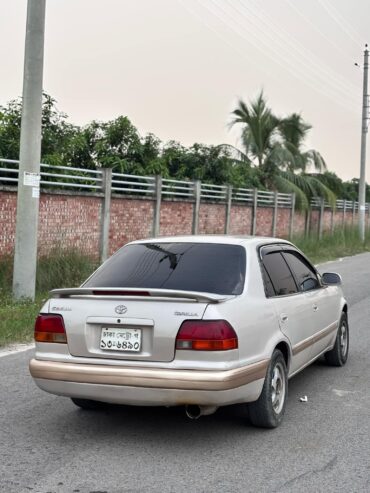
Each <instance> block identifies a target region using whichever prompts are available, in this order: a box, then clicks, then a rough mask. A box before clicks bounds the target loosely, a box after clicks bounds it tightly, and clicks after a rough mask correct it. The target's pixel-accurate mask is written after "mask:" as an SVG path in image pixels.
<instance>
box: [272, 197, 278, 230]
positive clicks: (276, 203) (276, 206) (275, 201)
mask: <svg viewBox="0 0 370 493" xmlns="http://www.w3.org/2000/svg"><path fill="white" fill-rule="evenodd" d="M278 198H279V195H278V192H274V212H273V216H272V228H271V233H272V236H273V237H275V236H276V221H277V213H278Z"/></svg>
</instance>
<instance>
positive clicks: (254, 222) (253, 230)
mask: <svg viewBox="0 0 370 493" xmlns="http://www.w3.org/2000/svg"><path fill="white" fill-rule="evenodd" d="M257 208H258V190H257V188H255V189H254V190H253V210H252V224H251V226H252V228H251V233H252V236H255V234H256V231H257Z"/></svg>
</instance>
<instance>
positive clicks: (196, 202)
mask: <svg viewBox="0 0 370 493" xmlns="http://www.w3.org/2000/svg"><path fill="white" fill-rule="evenodd" d="M201 187H202V184H201V182H200V181H199V180H196V181H195V182H194V205H193V225H192V234H193V235H197V234H198V230H199V209H200V193H201Z"/></svg>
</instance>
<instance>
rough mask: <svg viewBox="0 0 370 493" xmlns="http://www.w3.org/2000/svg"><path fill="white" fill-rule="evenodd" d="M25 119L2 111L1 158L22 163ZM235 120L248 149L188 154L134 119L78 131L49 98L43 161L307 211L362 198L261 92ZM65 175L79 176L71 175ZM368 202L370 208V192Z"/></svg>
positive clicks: (298, 120) (18, 106)
mask: <svg viewBox="0 0 370 493" xmlns="http://www.w3.org/2000/svg"><path fill="white" fill-rule="evenodd" d="M21 114H22V101H21V99H20V98H19V99H16V100H13V101H10V102H9V103H8V104H7V105H5V106H3V107H0V157H3V158H8V159H18V158H19V140H20V128H21ZM232 116H233V120H232V123H231V125H238V126H240V127H241V139H240V140H241V147H242V150H238V149H236V148H235V147H233V146H230V145H216V146H215V145H205V144H200V143H195V144H193V145H192V146H190V147H185V146H183V145H182V144H180V143H179V142H176V141H169V142H167V143H162V142H161V141H160V139H158V137H156V136H155V135H154V134H152V133H148V134H147V135H145V136H144V137H143V136H141V135H140V134H139V132H138V130H137V128H136V127H135V126H134V125H133V124H132V123H131V121H130V120H129V118H128V117H127V116H119V117H117V118H116V119H114V120H110V121H107V122H100V121H95V120H94V121H92V122H90V123H89V124H87V125H85V126H82V127H81V126H76V125H72V124H71V123H69V122H68V118H67V115H66V114H64V113H63V112H61V111H59V109H58V108H57V106H56V101H55V99H53V98H52V97H51V96H49V95H48V94H46V93H44V95H43V108H42V149H41V159H42V161H43V162H45V163H48V164H51V165H64V166H67V167H68V166H69V167H77V168H86V169H95V168H96V167H110V168H113V169H114V170H115V171H118V172H122V173H128V174H137V175H155V174H160V175H162V176H163V177H164V178H169V177H171V178H175V179H179V180H196V179H197V180H202V181H204V182H207V183H214V184H219V185H221V184H231V185H233V186H234V187H243V188H259V189H276V190H279V191H282V192H288V193H290V192H295V193H296V196H297V205H298V207H301V208H303V209H305V208H307V207H309V203H310V199H311V198H312V197H315V196H322V197H325V198H326V200H327V201H329V202H333V201H334V199H335V196H337V197H340V198H345V199H347V200H356V199H357V198H358V181H356V180H352V181H350V182H342V180H341V179H340V178H339V177H337V175H335V173H332V172H328V171H326V163H325V161H324V159H323V158H322V156H321V155H320V153H319V152H317V151H316V150H313V149H309V150H307V149H306V148H305V146H304V143H305V139H306V137H307V134H308V132H309V131H310V129H311V125H309V124H308V123H307V122H305V121H304V120H303V118H302V116H301V115H300V114H298V113H293V114H291V115H288V116H286V117H284V118H281V117H278V116H276V115H275V114H274V112H273V111H272V109H271V108H270V107H269V106H268V104H267V101H266V98H265V96H264V94H263V93H262V92H261V93H260V94H259V95H258V97H257V98H256V99H255V100H252V101H251V102H250V103H248V104H247V103H245V102H244V101H242V100H240V101H239V103H238V105H237V108H236V109H235V110H234V111H233V113H232ZM51 171H52V170H51ZM58 173H62V174H65V175H67V174H69V175H73V174H75V173H74V172H73V171H70V170H65V171H60V170H59V171H58ZM45 180H50V181H52V180H53V178H52V177H50V178H45ZM65 180H66V181H68V179H67V178H65ZM87 183H88V182H87ZM366 200H367V201H370V187H368V189H367V199H366Z"/></svg>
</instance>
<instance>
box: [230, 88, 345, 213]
mask: <svg viewBox="0 0 370 493" xmlns="http://www.w3.org/2000/svg"><path fill="white" fill-rule="evenodd" d="M232 116H233V120H232V123H231V124H232V125H241V145H242V148H243V150H242V151H240V154H241V155H242V156H243V157H242V159H243V160H244V162H245V163H252V164H253V165H255V166H257V169H258V174H259V177H260V180H261V182H262V184H263V185H264V186H265V187H266V188H268V189H275V190H278V191H280V192H285V193H293V192H294V193H295V194H296V204H297V207H298V208H300V209H307V208H309V205H310V201H311V199H312V198H313V197H324V198H325V199H326V200H327V201H329V202H330V203H331V204H334V203H335V199H336V196H335V194H334V193H333V191H332V190H331V189H330V187H329V186H328V184H326V183H324V182H322V181H321V179H320V177H321V173H322V172H324V171H325V170H326V163H325V161H324V159H323V157H322V156H321V154H320V153H319V152H318V151H316V150H314V149H309V150H305V148H304V140H305V138H306V136H307V133H308V131H309V130H310V129H311V125H309V124H308V123H306V122H305V121H304V120H303V118H302V117H301V115H299V114H298V113H293V114H291V115H288V116H287V117H284V118H281V117H277V116H276V115H274V114H273V112H272V110H271V109H270V108H269V107H268V105H267V101H266V99H265V97H264V95H263V93H262V92H261V93H260V94H259V96H258V97H257V98H256V99H255V100H252V101H251V102H250V103H249V104H246V103H245V102H244V101H242V100H240V101H239V103H238V107H237V108H236V109H235V110H234V111H233V113H232ZM311 168H312V169H314V170H315V171H316V173H315V174H310V173H308V170H309V169H311Z"/></svg>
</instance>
